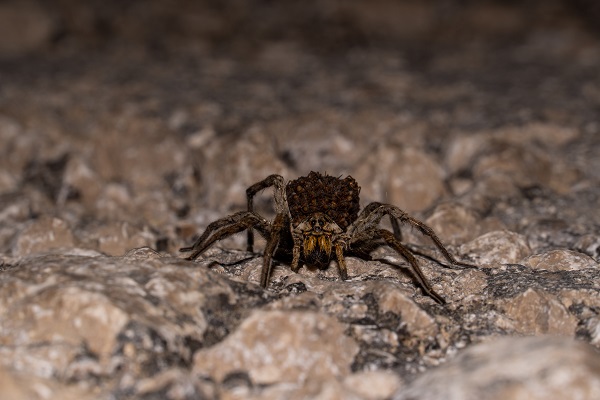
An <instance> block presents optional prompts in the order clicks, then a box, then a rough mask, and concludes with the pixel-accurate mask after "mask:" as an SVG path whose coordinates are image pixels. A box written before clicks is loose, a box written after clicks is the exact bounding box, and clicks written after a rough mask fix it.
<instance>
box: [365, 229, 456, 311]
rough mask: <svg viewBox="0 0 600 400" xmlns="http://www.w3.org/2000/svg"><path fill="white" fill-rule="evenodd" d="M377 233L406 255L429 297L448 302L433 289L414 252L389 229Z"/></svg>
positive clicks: (440, 301) (378, 230) (444, 302)
mask: <svg viewBox="0 0 600 400" xmlns="http://www.w3.org/2000/svg"><path fill="white" fill-rule="evenodd" d="M375 233H376V237H379V238H382V239H383V240H385V242H386V243H387V245H388V246H390V247H391V248H393V249H394V250H396V251H397V252H398V253H399V254H400V255H401V256H402V257H404V258H405V259H406V260H407V261H408V263H409V264H410V265H411V267H412V271H413V273H414V277H415V278H416V279H417V282H419V285H420V286H421V288H422V289H423V291H424V292H425V293H426V294H427V295H428V296H429V297H431V298H432V299H434V300H435V301H437V302H438V303H439V304H446V300H444V299H443V298H442V296H440V295H439V294H437V293H436V292H435V290H433V288H432V287H431V285H430V283H429V281H428V280H427V278H426V277H425V275H424V274H423V271H422V270H421V268H420V267H419V264H418V263H417V259H416V258H415V256H413V254H412V252H411V251H410V250H409V249H408V248H406V247H405V246H404V245H403V244H402V243H400V242H399V241H398V240H397V239H396V237H395V235H394V234H393V233H392V232H390V231H388V230H387V229H377V230H376V231H375Z"/></svg>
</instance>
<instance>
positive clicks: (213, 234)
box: [179, 211, 271, 260]
mask: <svg viewBox="0 0 600 400" xmlns="http://www.w3.org/2000/svg"><path fill="white" fill-rule="evenodd" d="M244 229H258V231H259V232H260V233H261V235H263V236H264V237H265V238H267V240H268V239H269V238H270V236H271V226H270V224H269V222H268V221H267V220H265V219H264V218H262V217H261V216H259V215H258V214H255V213H253V212H248V211H240V212H237V213H235V214H233V215H230V216H228V217H225V218H221V219H219V220H217V221H215V222H212V223H210V224H209V225H208V226H207V227H206V230H205V231H204V233H203V234H202V235H201V236H200V237H199V238H198V240H196V241H195V242H194V244H193V245H192V246H189V247H182V248H181V249H179V251H180V252H188V251H193V253H192V254H191V255H190V256H189V257H187V259H188V260H195V259H196V258H197V257H198V256H199V255H200V254H202V253H203V252H204V251H205V250H206V249H208V248H209V247H210V246H211V245H212V244H213V243H214V242H216V241H218V240H222V239H225V238H226V237H229V236H231V235H233V234H235V233H238V232H241V231H243V230H244Z"/></svg>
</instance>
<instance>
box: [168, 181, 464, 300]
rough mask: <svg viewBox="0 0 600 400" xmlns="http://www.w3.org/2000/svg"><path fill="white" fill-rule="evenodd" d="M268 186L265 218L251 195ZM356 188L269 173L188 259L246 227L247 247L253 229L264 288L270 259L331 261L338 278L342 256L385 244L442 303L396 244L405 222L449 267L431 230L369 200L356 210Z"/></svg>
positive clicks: (296, 264)
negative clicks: (271, 213) (271, 212)
mask: <svg viewBox="0 0 600 400" xmlns="http://www.w3.org/2000/svg"><path fill="white" fill-rule="evenodd" d="M271 186H272V187H274V192H275V193H274V200H275V212H276V215H275V218H274V219H273V221H268V220H266V219H265V218H263V217H261V216H260V215H259V214H257V213H256V212H255V211H254V204H253V200H254V196H255V195H256V194H257V193H258V192H259V191H261V190H263V189H266V188H268V187H271ZM359 193H360V187H359V186H358V184H357V183H356V181H355V180H354V178H352V177H351V176H348V177H346V178H344V179H341V178H336V177H333V176H328V175H322V174H320V173H318V172H311V173H310V174H308V175H307V176H304V177H300V178H298V179H295V180H292V181H290V182H288V184H287V185H286V184H285V182H284V179H283V178H282V177H281V176H280V175H270V176H268V177H267V178H265V179H264V180H262V181H260V182H258V183H256V184H254V185H252V186H250V187H249V188H248V189H247V190H246V196H247V200H248V210H247V211H240V212H237V213H235V214H232V215H230V216H228V217H225V218H222V219H219V220H217V221H215V222H213V223H211V224H209V225H208V227H207V228H206V231H204V233H203V234H202V235H201V236H200V237H199V238H198V240H196V242H195V243H194V244H193V245H192V246H191V247H184V248H182V249H180V251H193V253H192V254H191V255H190V256H189V257H188V259H190V260H193V259H195V258H196V257H198V256H199V255H200V254H202V252H204V251H205V250H206V249H207V248H208V247H210V246H211V245H212V244H213V243H214V242H216V241H218V240H221V239H224V238H225V237H228V236H230V235H233V234H234V233H237V232H240V231H243V230H245V229H247V230H248V250H249V251H253V246H254V230H257V231H258V232H259V233H260V234H261V235H262V236H263V237H264V238H265V239H266V241H267V244H266V246H265V251H264V260H263V269H262V273H261V285H262V286H263V287H267V285H268V282H269V277H270V275H271V269H272V261H273V258H274V257H279V258H282V259H289V257H291V268H292V270H293V271H294V272H297V271H298V270H299V269H300V267H301V266H302V265H303V264H307V265H310V266H315V267H317V268H321V269H323V268H327V267H328V266H329V263H330V261H331V260H332V259H335V260H336V261H337V264H338V268H339V272H340V276H341V278H342V279H344V280H345V279H347V278H348V273H347V270H346V261H345V259H344V255H345V254H349V255H353V256H357V257H361V258H363V259H367V260H370V259H371V258H370V255H369V254H370V253H371V251H372V250H373V249H375V248H376V247H378V246H381V245H387V246H389V247H391V248H392V249H394V250H395V251H397V252H398V253H399V254H400V255H401V256H402V257H404V258H405V259H406V260H407V261H408V263H409V264H410V266H411V267H412V271H413V273H414V278H415V279H416V281H417V282H418V283H419V285H420V286H421V287H422V289H423V290H424V291H425V292H426V293H427V294H428V295H429V296H431V297H432V298H433V299H434V300H436V301H437V302H438V303H441V304H443V303H445V301H444V299H443V298H442V297H441V296H440V295H438V294H437V293H436V292H435V291H434V290H433V288H432V287H431V285H430V284H429V282H428V281H427V279H426V278H425V276H424V275H423V272H422V271H421V268H420V267H419V265H418V263H417V260H416V258H415V256H414V255H413V252H412V251H411V250H410V249H409V248H408V247H406V246H405V245H403V244H402V243H401V234H400V223H406V224H409V225H411V226H413V227H414V228H416V229H417V230H419V231H420V232H421V233H422V234H423V235H425V236H428V237H429V238H430V239H431V240H432V241H433V243H434V244H435V245H436V247H437V248H438V249H439V250H440V251H441V252H442V254H443V255H444V257H445V258H446V259H447V260H448V261H449V262H451V263H452V264H454V265H463V266H468V264H464V263H462V262H459V261H457V260H456V259H455V258H454V257H453V256H452V254H450V252H449V251H448V250H447V249H446V248H445V247H444V245H443V244H442V242H441V241H440V239H439V238H438V237H437V235H436V234H435V232H434V231H433V230H432V229H431V228H430V227H428V226H427V225H425V224H424V223H423V222H421V221H419V220H417V219H415V218H412V217H411V216H409V215H408V214H406V213H405V212H404V211H402V210H401V209H399V208H398V207H396V206H393V205H390V204H382V203H376V202H375V203H370V204H369V205H367V206H366V207H365V208H364V209H363V210H362V212H361V213H360V214H359V209H360V207H359V197H358V195H359ZM386 215H387V216H389V218H390V221H391V223H392V227H393V232H392V231H389V230H387V229H383V228H381V227H380V222H381V219H382V218H383V217H384V216H386Z"/></svg>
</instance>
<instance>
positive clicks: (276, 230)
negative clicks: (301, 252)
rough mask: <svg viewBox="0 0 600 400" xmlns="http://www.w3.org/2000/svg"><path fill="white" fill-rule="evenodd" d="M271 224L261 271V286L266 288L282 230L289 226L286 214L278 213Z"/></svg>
mask: <svg viewBox="0 0 600 400" xmlns="http://www.w3.org/2000/svg"><path fill="white" fill-rule="evenodd" d="M271 226H272V228H271V236H270V237H269V238H267V245H266V246H265V252H264V254H263V267H262V270H261V273H260V286H262V287H263V288H266V287H267V285H268V284H269V279H270V278H271V272H272V270H273V255H274V254H275V252H276V251H277V246H279V239H280V238H281V232H282V231H283V230H284V229H285V228H286V227H287V224H286V216H285V214H284V213H279V214H277V215H276V216H275V219H274V220H273V223H272V224H271ZM250 230H252V228H250V229H249V230H248V231H250Z"/></svg>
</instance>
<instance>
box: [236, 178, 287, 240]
mask: <svg viewBox="0 0 600 400" xmlns="http://www.w3.org/2000/svg"><path fill="white" fill-rule="evenodd" d="M271 186H273V187H274V195H273V197H274V200H275V212H276V213H277V214H281V213H285V212H288V211H287V210H288V208H287V200H286V197H285V180H284V179H283V177H282V176H281V175H277V174H273V175H269V176H267V177H266V178H265V179H263V180H262V181H260V182H257V183H255V184H254V185H252V186H250V187H249V188H248V189H246V198H247V201H248V212H251V213H253V212H254V196H256V194H257V193H258V192H260V191H261V190H264V189H266V188H268V187H271ZM246 248H247V250H248V251H254V230H253V229H252V228H249V229H248V241H247V246H246Z"/></svg>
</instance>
